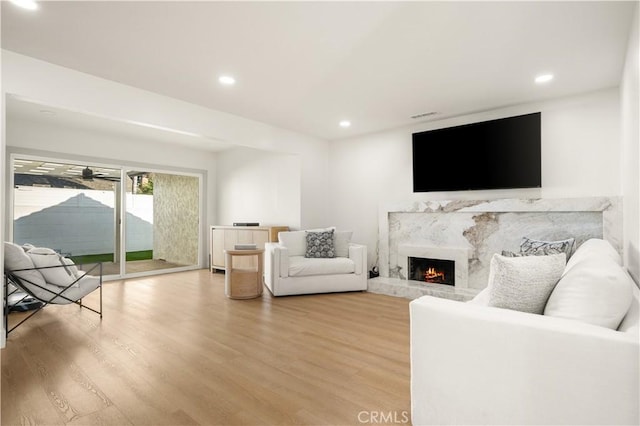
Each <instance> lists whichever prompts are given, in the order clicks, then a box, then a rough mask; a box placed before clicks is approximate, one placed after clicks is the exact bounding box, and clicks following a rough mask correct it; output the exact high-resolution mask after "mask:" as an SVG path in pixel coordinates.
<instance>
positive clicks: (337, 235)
mask: <svg viewBox="0 0 640 426" xmlns="http://www.w3.org/2000/svg"><path fill="white" fill-rule="evenodd" d="M352 235H353V231H335V232H334V233H333V250H334V251H335V255H336V257H349V243H350V242H351V236H352Z"/></svg>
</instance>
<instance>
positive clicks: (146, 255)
mask: <svg viewBox="0 0 640 426" xmlns="http://www.w3.org/2000/svg"><path fill="white" fill-rule="evenodd" d="M69 258H70V259H71V260H73V262H74V263H78V264H80V263H97V262H113V253H104V254H87V255H84V256H69ZM148 259H153V250H143V251H128V252H127V262H130V261H133V260H148Z"/></svg>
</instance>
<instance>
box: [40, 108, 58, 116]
mask: <svg viewBox="0 0 640 426" xmlns="http://www.w3.org/2000/svg"><path fill="white" fill-rule="evenodd" d="M40 114H43V115H56V113H55V112H54V111H50V110H48V109H41V110H40Z"/></svg>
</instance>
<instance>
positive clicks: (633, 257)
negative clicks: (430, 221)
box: [620, 5, 640, 283]
mask: <svg viewBox="0 0 640 426" xmlns="http://www.w3.org/2000/svg"><path fill="white" fill-rule="evenodd" d="M639 16H640V6H639V5H636V10H635V19H634V23H633V27H632V30H631V34H630V36H629V45H628V47H627V58H626V61H625V67H624V72H623V75H622V82H621V84H620V97H621V113H622V114H621V115H622V192H623V194H624V206H623V208H624V251H625V264H626V266H627V268H628V269H629V272H630V273H631V275H632V276H633V277H634V279H635V280H636V282H637V283H640V172H639V171H638V169H639V168H640V167H639V165H640V141H639V139H640V137H639V135H638V133H639V128H640V121H639V119H640V108H639V107H638V103H639V98H640V87H639V83H638V82H639V81H640V75H639V74H640V73H639V71H638V68H639V67H640V65H639V61H638V52H639V51H640V43H639V41H638V39H640V32H639V30H638V26H639V24H638V21H639Z"/></svg>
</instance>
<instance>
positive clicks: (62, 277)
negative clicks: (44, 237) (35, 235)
mask: <svg viewBox="0 0 640 426" xmlns="http://www.w3.org/2000/svg"><path fill="white" fill-rule="evenodd" d="M27 255H28V256H29V257H30V258H31V260H32V261H33V264H34V265H35V266H36V267H37V268H44V269H40V270H39V271H40V273H41V274H42V276H43V277H44V279H45V281H46V282H48V283H49V284H53V285H57V286H59V287H67V286H68V285H70V284H71V283H73V282H74V281H75V280H76V279H77V278H78V276H79V275H78V268H76V266H75V265H74V263H73V261H72V260H71V259H67V258H65V257H63V256H61V255H60V254H58V253H56V252H55V251H54V250H53V249H50V248H45V247H34V248H32V249H29V251H28V252H27ZM73 286H74V287H78V286H79V284H78V283H75V284H73Z"/></svg>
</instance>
